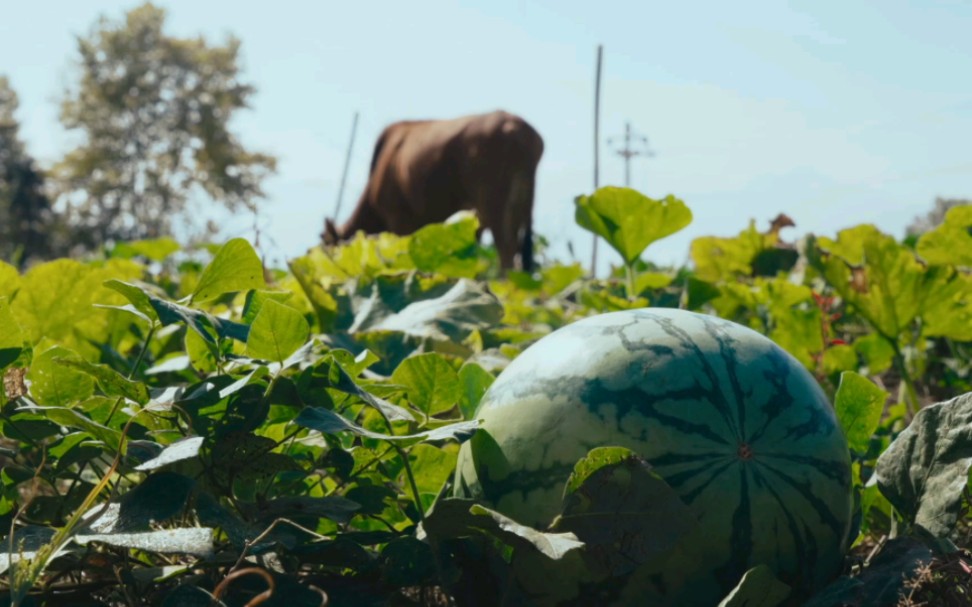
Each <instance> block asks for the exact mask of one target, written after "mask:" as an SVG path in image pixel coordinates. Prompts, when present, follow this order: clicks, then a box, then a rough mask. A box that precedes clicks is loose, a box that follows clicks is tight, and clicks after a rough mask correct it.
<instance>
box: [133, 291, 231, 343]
mask: <svg viewBox="0 0 972 607" xmlns="http://www.w3.org/2000/svg"><path fill="white" fill-rule="evenodd" d="M149 301H150V302H151V304H152V308H153V309H154V310H155V311H156V313H157V314H158V317H159V322H161V323H162V324H163V325H171V324H176V323H184V324H185V325H186V326H187V327H189V328H190V329H192V330H193V331H195V332H196V333H198V334H199V336H200V337H202V338H203V339H205V340H206V341H208V342H210V343H213V344H215V343H216V341H217V340H216V338H215V337H213V333H214V332H215V334H216V335H218V336H219V337H220V338H222V339H226V338H232V339H235V340H237V341H243V342H245V341H246V338H247V335H248V334H249V332H250V327H248V326H246V325H242V324H240V323H238V322H233V321H231V320H226V319H225V318H219V317H217V316H213V315H211V314H207V313H206V312H202V311H200V310H193V309H192V308H187V307H186V306H181V305H179V304H176V303H172V302H171V301H167V300H165V299H161V298H158V297H155V296H151V295H150V296H149Z"/></svg>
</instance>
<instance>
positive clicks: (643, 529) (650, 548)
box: [550, 447, 696, 577]
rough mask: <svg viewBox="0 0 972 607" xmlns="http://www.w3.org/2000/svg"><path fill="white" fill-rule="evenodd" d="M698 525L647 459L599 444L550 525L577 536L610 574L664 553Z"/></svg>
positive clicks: (598, 571)
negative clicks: (559, 512)
mask: <svg viewBox="0 0 972 607" xmlns="http://www.w3.org/2000/svg"><path fill="white" fill-rule="evenodd" d="M695 525H696V524H695V515H694V514H693V513H692V511H691V510H690V509H689V507H688V506H687V505H685V503H684V502H683V501H682V500H681V499H680V498H679V497H678V494H677V493H675V490H674V489H672V488H671V487H670V486H669V485H668V483H666V482H665V481H664V480H663V479H662V478H661V477H660V476H658V475H657V474H656V473H654V472H652V470H651V466H649V465H648V463H647V462H645V461H644V460H642V459H641V458H640V457H638V456H637V455H636V454H635V453H633V452H632V451H630V450H628V449H624V448H622V447H598V448H595V449H593V450H592V451H590V452H589V453H588V454H587V455H586V456H585V457H584V458H582V459H581V460H580V461H578V462H577V464H575V466H574V471H573V472H572V473H571V475H570V477H569V478H568V480H567V484H566V486H565V487H564V502H563V510H562V512H561V514H560V516H558V517H557V518H556V519H554V522H553V524H552V525H551V526H550V529H551V531H569V532H571V533H573V534H574V535H576V536H577V538H578V539H579V540H580V541H582V542H584V544H585V547H584V550H583V553H582V554H583V557H584V561H585V563H587V565H588V567H589V568H590V570H591V571H592V572H593V573H594V574H595V575H596V576H598V577H607V576H619V575H624V574H626V573H630V572H631V571H634V570H635V569H636V568H637V567H638V566H639V565H641V564H643V563H646V562H648V561H651V560H654V559H658V558H661V557H664V555H666V554H667V553H668V552H670V551H671V550H672V549H673V548H674V547H675V546H676V544H677V543H678V541H679V540H680V539H681V538H682V536H684V535H685V534H686V533H688V532H689V531H691V530H692V529H693V528H694V527H695Z"/></svg>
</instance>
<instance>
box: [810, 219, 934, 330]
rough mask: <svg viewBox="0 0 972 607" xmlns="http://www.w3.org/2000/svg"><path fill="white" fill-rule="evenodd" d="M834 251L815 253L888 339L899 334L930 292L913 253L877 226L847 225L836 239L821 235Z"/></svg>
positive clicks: (821, 244) (850, 300) (825, 247)
mask: <svg viewBox="0 0 972 607" xmlns="http://www.w3.org/2000/svg"><path fill="white" fill-rule="evenodd" d="M817 244H818V245H819V247H820V248H821V249H823V250H824V251H828V252H829V253H830V254H829V255H824V256H821V257H812V259H813V260H814V263H815V265H816V266H817V269H818V270H819V271H820V272H821V274H823V276H824V278H825V279H826V280H827V282H828V283H830V285H831V286H832V287H833V288H834V290H836V291H837V292H838V293H839V294H840V296H841V297H842V298H843V299H844V300H845V301H847V302H848V303H850V304H851V305H852V306H854V308H855V309H856V310H857V312H858V313H859V314H860V315H861V316H862V317H863V318H864V319H865V320H867V322H868V323H870V324H871V326H872V327H873V328H874V329H876V330H877V331H879V332H880V333H881V334H882V335H883V336H885V337H886V338H888V339H897V338H898V336H899V335H901V334H902V333H903V332H904V331H905V329H906V328H907V327H908V325H909V324H910V323H911V322H912V321H913V320H914V319H915V317H917V316H918V314H919V313H920V311H921V306H922V302H923V301H924V300H925V298H926V297H927V296H928V284H926V276H925V271H924V267H923V266H922V264H921V263H920V262H919V261H918V260H917V259H916V258H915V255H914V253H913V252H912V251H911V250H909V249H907V248H905V247H904V246H902V245H900V244H898V243H897V242H895V240H894V239H893V238H891V237H890V236H887V235H885V234H882V233H880V232H879V231H877V230H876V229H875V228H873V227H872V226H858V227H856V228H851V229H848V230H842V231H841V232H840V233H839V234H838V238H837V240H836V241H833V240H830V239H827V238H820V239H818V240H817Z"/></svg>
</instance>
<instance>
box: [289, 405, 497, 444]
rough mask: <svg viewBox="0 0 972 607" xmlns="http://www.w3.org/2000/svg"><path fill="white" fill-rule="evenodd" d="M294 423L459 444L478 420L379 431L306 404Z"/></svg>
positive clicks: (398, 440) (404, 440) (389, 438)
mask: <svg viewBox="0 0 972 607" xmlns="http://www.w3.org/2000/svg"><path fill="white" fill-rule="evenodd" d="M294 423H295V424H297V425H298V426H304V427H305V428H310V429H312V430H317V431H318V432H322V433H324V434H338V433H340V432H351V433H352V434H356V435H358V436H363V437H365V438H373V439H377V440H383V441H388V442H393V443H399V444H403V445H409V444H413V443H419V442H430V443H431V442H438V441H444V440H455V441H458V442H460V443H461V442H464V441H466V440H469V438H470V437H471V436H472V435H473V434H474V433H475V432H476V430H477V429H478V428H479V421H478V420H475V421H467V422H457V423H454V424H448V425H445V426H439V427H438V428H435V429H432V430H426V431H424V432H418V433H416V434H399V435H391V434H382V433H380V432H373V431H371V430H368V429H367V428H365V427H364V426H360V425H358V424H356V423H354V422H352V421H351V420H349V419H347V418H345V417H342V416H340V415H338V414H337V413H334V412H333V411H328V410H327V409H323V408H321V407H307V408H305V409H302V410H301V412H300V415H298V416H297V417H296V418H295V419H294Z"/></svg>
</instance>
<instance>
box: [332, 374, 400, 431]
mask: <svg viewBox="0 0 972 607" xmlns="http://www.w3.org/2000/svg"><path fill="white" fill-rule="evenodd" d="M331 370H333V372H334V374H335V375H336V378H337V382H336V383H334V384H333V385H334V388H336V389H338V390H341V391H342V392H347V393H348V394H354V395H355V396H357V397H358V398H360V399H361V400H363V401H364V402H365V403H367V404H368V405H369V406H371V407H373V408H375V409H377V410H379V411H381V413H382V415H384V416H385V417H387V418H388V420H389V421H408V422H411V421H415V417H414V416H413V415H412V414H411V413H409V412H408V409H405V408H403V407H399V406H398V405H393V404H391V403H390V402H388V401H386V400H385V399H383V398H379V397H377V396H375V395H374V394H372V393H371V392H368V391H367V390H365V389H363V388H362V387H361V386H359V385H358V384H357V382H355V381H354V378H352V377H351V376H350V375H348V373H347V371H345V370H344V369H343V368H342V367H341V365H340V364H338V365H334V366H333V367H331Z"/></svg>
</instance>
